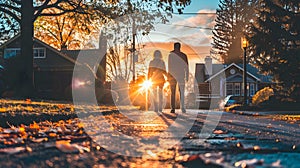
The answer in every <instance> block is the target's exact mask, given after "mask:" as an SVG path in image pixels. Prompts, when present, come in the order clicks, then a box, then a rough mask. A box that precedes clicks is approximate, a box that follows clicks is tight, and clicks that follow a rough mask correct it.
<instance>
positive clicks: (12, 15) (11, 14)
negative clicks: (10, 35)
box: [0, 7, 21, 24]
mask: <svg viewBox="0 0 300 168" xmlns="http://www.w3.org/2000/svg"><path fill="white" fill-rule="evenodd" d="M0 11H1V12H3V13H6V14H8V15H9V16H11V17H12V18H13V19H15V20H16V21H17V22H18V23H19V24H21V19H20V18H19V17H18V16H17V15H16V14H15V13H13V12H12V11H10V10H7V9H5V8H2V7H0Z"/></svg>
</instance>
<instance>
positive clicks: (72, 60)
mask: <svg viewBox="0 0 300 168" xmlns="http://www.w3.org/2000/svg"><path fill="white" fill-rule="evenodd" d="M33 41H35V42H38V43H39V44H41V45H43V46H44V47H46V48H48V49H49V50H51V51H53V52H55V53H56V54H58V55H59V56H61V57H63V58H64V59H66V60H68V61H70V62H72V63H74V64H76V60H74V59H72V58H70V57H68V56H67V55H66V54H64V53H62V52H60V51H59V50H57V49H55V48H53V47H51V46H50V45H48V44H46V43H44V42H43V41H41V40H39V39H37V38H35V37H34V38H33Z"/></svg>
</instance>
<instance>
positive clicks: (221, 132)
mask: <svg viewBox="0 0 300 168" xmlns="http://www.w3.org/2000/svg"><path fill="white" fill-rule="evenodd" d="M213 133H214V134H226V132H224V131H222V130H214V132H213Z"/></svg>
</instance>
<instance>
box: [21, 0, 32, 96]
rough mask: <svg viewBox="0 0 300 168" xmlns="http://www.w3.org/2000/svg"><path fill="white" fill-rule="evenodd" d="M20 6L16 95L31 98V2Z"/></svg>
mask: <svg viewBox="0 0 300 168" xmlns="http://www.w3.org/2000/svg"><path fill="white" fill-rule="evenodd" d="M21 2H22V5H21V17H22V19H21V60H22V61H21V65H19V66H20V72H19V80H20V83H19V86H20V87H19V88H18V89H17V90H18V94H20V95H21V96H22V97H24V98H28V97H31V96H33V91H34V74H33V16H34V13H33V1H32V0H22V1H21Z"/></svg>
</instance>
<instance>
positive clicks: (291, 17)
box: [249, 0, 300, 102]
mask: <svg viewBox="0 0 300 168" xmlns="http://www.w3.org/2000/svg"><path fill="white" fill-rule="evenodd" d="M299 13H300V3H299V1H298V0H261V2H260V3H259V7H258V13H257V16H258V17H257V20H256V21H255V23H253V24H252V26H251V29H250V33H251V34H250V35H249V41H250V44H251V46H250V53H251V57H250V61H251V62H253V63H254V64H255V65H256V66H258V67H259V69H260V70H261V72H263V73H266V74H270V75H272V76H273V78H274V81H275V82H276V83H277V87H275V88H274V89H275V91H277V94H279V95H281V97H282V98H287V99H288V100H292V101H298V102H299V100H300V73H299V70H300V69H299V67H300V22H299V20H300V14H299Z"/></svg>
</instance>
